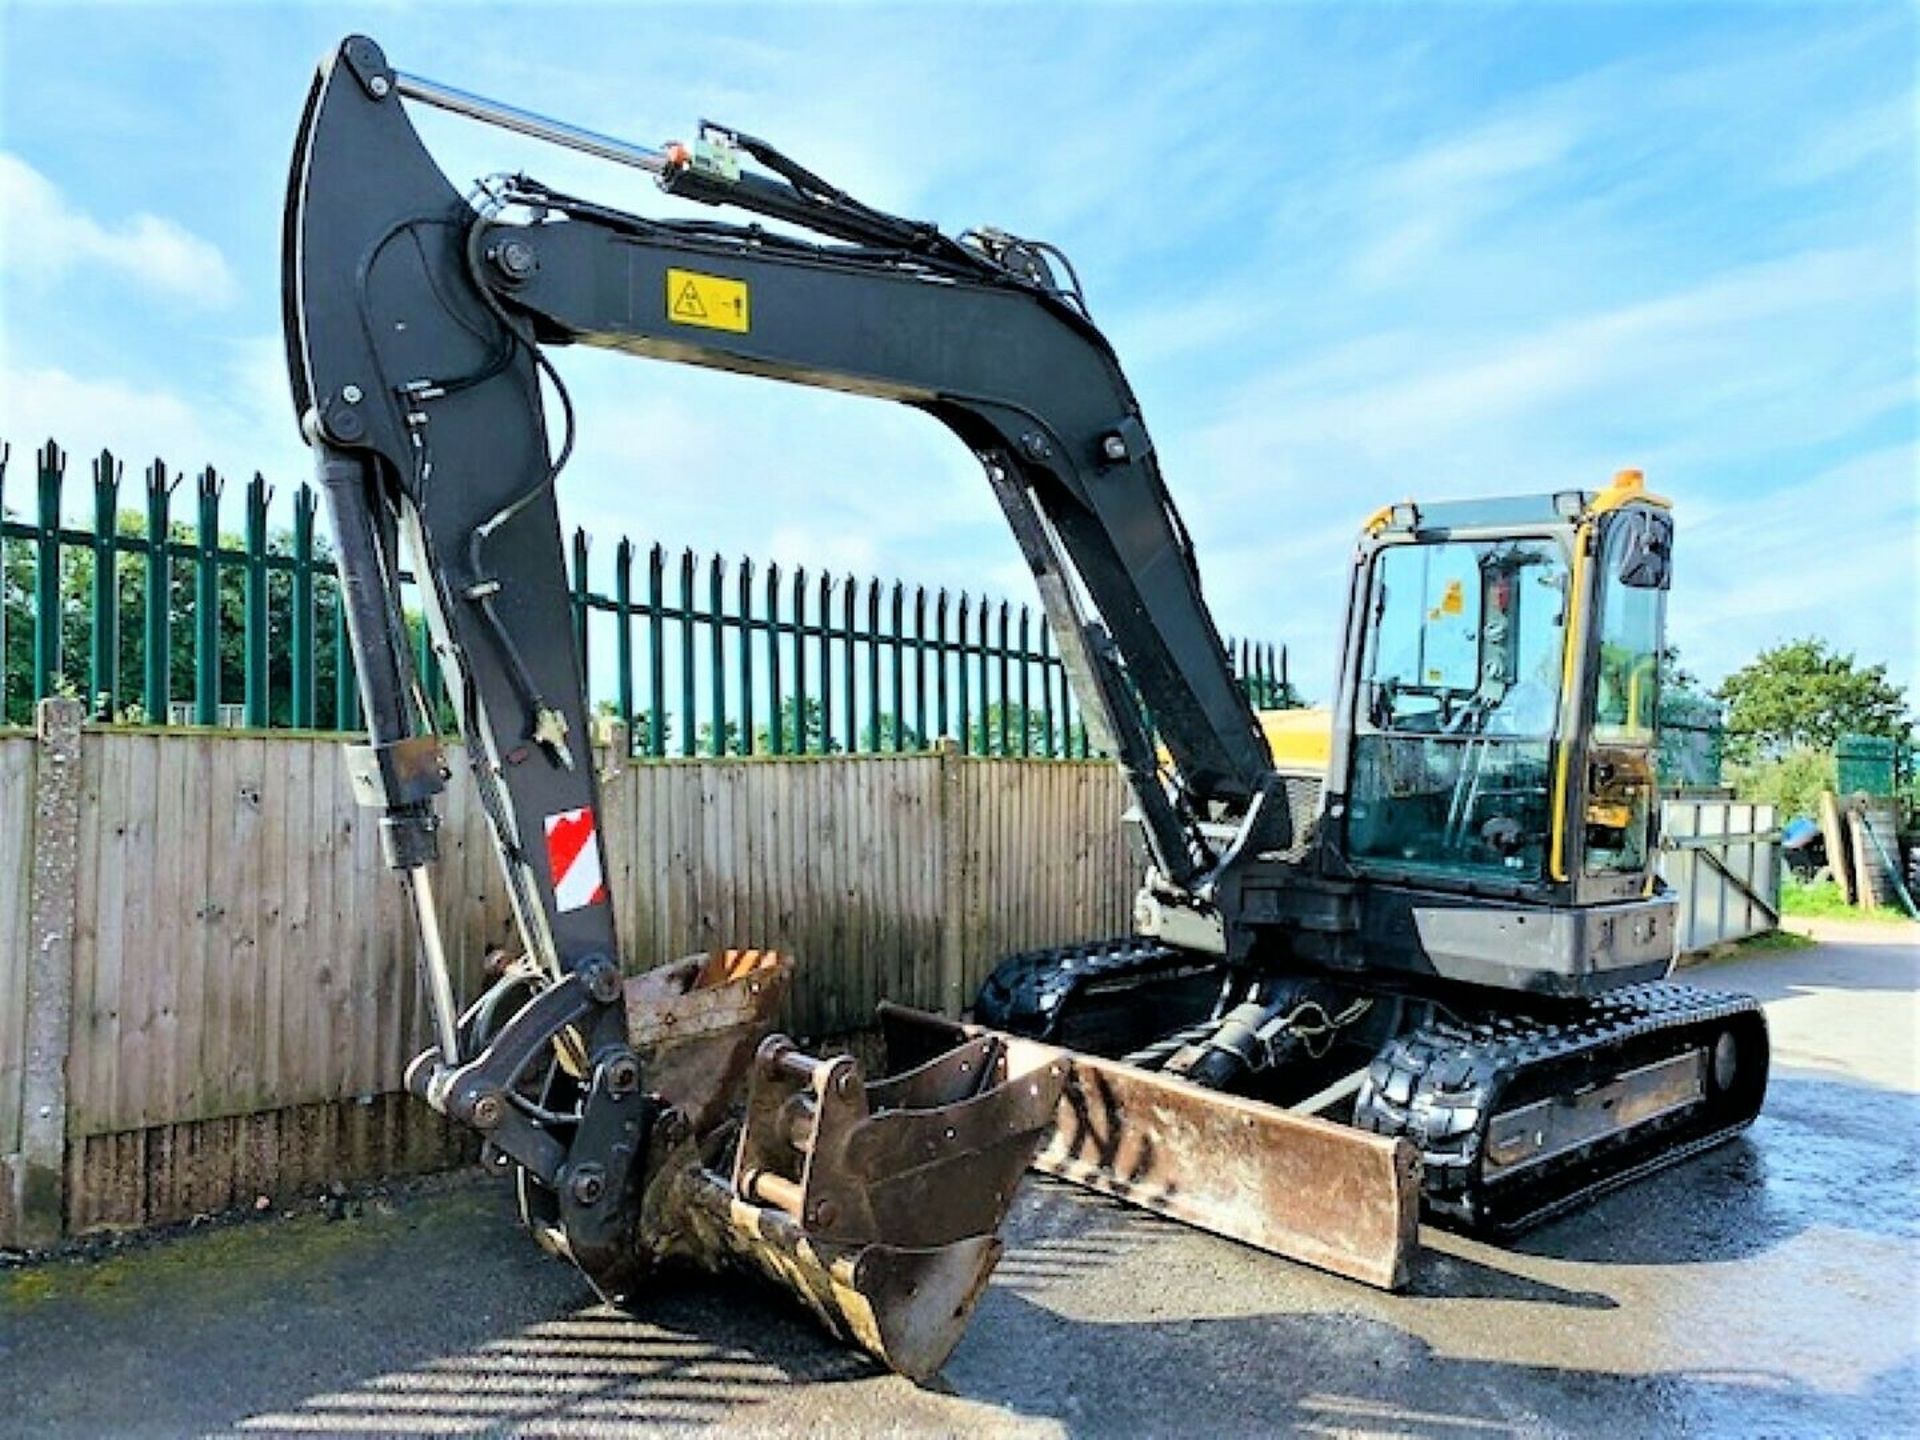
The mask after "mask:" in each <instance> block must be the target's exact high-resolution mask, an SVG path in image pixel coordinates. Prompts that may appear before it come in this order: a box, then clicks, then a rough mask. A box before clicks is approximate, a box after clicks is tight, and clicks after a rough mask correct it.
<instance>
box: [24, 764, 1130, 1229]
mask: <svg viewBox="0 0 1920 1440" xmlns="http://www.w3.org/2000/svg"><path fill="white" fill-rule="evenodd" d="M454 758H455V759H456V762H457V759H458V756H457V752H456V755H455V757H454ZM38 763H39V762H38V759H37V753H36V746H35V742H34V740H33V739H32V738H30V737H12V736H8V737H0V795H3V796H4V797H6V799H7V801H8V802H9V803H6V804H4V805H0V1156H4V1155H6V1154H7V1153H8V1149H9V1147H10V1146H13V1147H15V1148H17V1145H18V1141H19V1128H20V1127H19V1119H20V1106H21V1101H20V1092H21V1083H20V1082H21V1070H22V1059H23V1056H22V1053H21V1052H22V1048H23V1046H22V1038H21V1037H22V1035H23V1032H24V1020H23V1007H22V1004H21V996H22V991H23V988H24V987H23V984H22V977H21V976H20V975H17V974H15V973H14V972H15V971H17V970H19V969H20V967H21V961H22V958H23V957H24V956H26V955H27V953H28V951H29V949H30V946H29V944H28V935H27V929H28V921H29V917H30V911H31V906H30V905H29V903H28V893H27V891H28V877H29V874H30V865H29V860H30V856H31V851H32V847H33V836H32V829H33V796H34V794H35V791H34V780H35V773H36V767H37V765H38ZM612 763H613V764H614V765H615V768H614V769H613V770H612V771H611V772H610V773H608V774H606V776H605V788H604V798H605V804H604V813H603V817H602V823H603V830H604V834H605V838H606V843H607V852H608V870H609V881H610V886H611V888H612V891H613V894H614V901H615V905H616V908H617V911H618V919H619V923H620V926H621V935H622V941H623V949H624V951H625V953H626V956H627V958H628V961H629V964H630V965H631V966H632V968H634V969H639V968H644V967H646V966H649V965H652V964H656V963H659V962H661V961H664V960H669V959H672V958H675V957H677V956H680V955H684V954H687V953H690V952H693V951H697V950H703V949H708V948H715V947H724V946H731V945H759V946H770V947H774V948H778V949H781V950H783V951H786V952H788V953H790V954H792V955H793V956H794V957H795V958H796V961H797V962H798V967H799V968H798V972H797V976H796V986H795V993H794V996H793V999H792V1002H791V1004H790V1006H789V1012H788V1014H787V1015H785V1016H784V1017H782V1023H783V1024H785V1025H786V1026H788V1027H789V1028H790V1029H792V1030H794V1031H795V1032H796V1033H798V1034H800V1035H803V1036H812V1037H822V1036H835V1035H844V1034H847V1033H849V1032H852V1031H856V1030H859V1029H861V1028H863V1027H865V1026H866V1025H868V1024H869V1023H870V1021H871V1018H872V1014H873V1008H874V1006H875V1004H876V1003H877V1002H878V1001H879V1000H881V999H883V998H891V999H895V1000H899V1001H902V1002H905V1003H908V1004H916V1005H923V1006H929V1007H934V1008H946V1009H953V1008H957V1007H958V1006H959V1005H961V1004H963V1003H964V1002H965V1001H966V1000H967V999H969V998H970V997H971V995H972V993H973V991H974V989H975V988H976V987H977V986H978V984H979V981H980V979H981V978H982V977H983V976H984V974H985V972H986V969H987V967H988V966H989V965H991V964H992V962H993V961H994V960H995V959H996V958H997V957H998V956H999V955H1000V954H1002V953H1004V952H1005V951H1008V950H1011V949H1016V948H1020V947H1025V946H1032V945H1039V944H1046V943H1052V942H1059V941H1066V940H1074V939H1081V938H1087V937H1091V936H1097V935H1106V934H1109V933H1113V932H1115V931H1117V930H1119V929H1121V928H1123V927H1124V925H1125V922H1126V918H1127V910H1128V903H1129V900H1130V897H1131V895H1132V891H1133V885H1134V878H1135V877H1134V875H1133V866H1132V862H1131V861H1130V860H1129V859H1128V856H1127V852H1126V847H1125V845H1124V842H1123V839H1122V836H1121V831H1120V826H1119V815H1120V812H1121V810H1122V808H1123V804H1124V794H1123V787H1122V785H1121V783H1120V781H1119V778H1118V776H1117V775H1116V774H1115V772H1114V771H1113V770H1112V769H1111V768H1110V767H1109V766H1106V765H1104V764H1095V763H1087V762H1072V761H1034V762H1012V761H990V760H981V759H970V758H965V757H962V756H961V755H959V754H957V753H953V752H952V751H947V752H944V753H934V754H923V755H913V756H905V755H902V756H858V757H847V756H832V757H805V758H785V759H765V760H744V761H743V760H693V761H665V762H647V763H633V762H627V761H624V760H619V761H615V762H612ZM78 786H79V807H78V808H79V815H78V830H77V841H78V844H77V850H78V857H79V869H78V876H77V879H76V884H75V889H76V903H75V923H74V934H73V945H72V965H73V971H72V975H73V989H72V1002H73V1003H72V1019H71V1029H70V1042H71V1044H70V1054H69V1057H68V1066H67V1076H68V1107H67V1128H66V1136H67V1166H66V1182H65V1185H66V1189H65V1215H66V1222H67V1224H68V1226H69V1227H71V1228H84V1227H86V1226H88V1225H92V1224H105V1223H119V1224H135V1223H150V1222H155V1221H163V1220H168V1219H176V1218H179V1217H181V1216H182V1215H185V1214H192V1213H195V1212H197V1211H198V1210H201V1209H209V1208H217V1207H218V1206H220V1205H224V1204H230V1203H245V1202H247V1201H249V1200H251V1198H252V1196H253V1195H254V1194H255V1193H261V1192H269V1191H273V1190H275V1189H284V1188H286V1187H287V1186H292V1185H297V1184H301V1183H307V1182H310V1181H313V1180H314V1179H315V1178H316V1177H320V1178H329V1177H323V1176H322V1172H323V1171H326V1172H331V1171H332V1170H334V1169H338V1171H339V1173H342V1174H348V1175H351V1174H363V1173H378V1169H379V1168H380V1167H394V1166H398V1167H401V1168H405V1167H407V1166H412V1165H415V1164H419V1165H426V1164H434V1163H446V1162H449V1161H452V1160H455V1159H457V1158H459V1157H460V1156H461V1155H463V1154H466V1153H468V1151H469V1150H470V1145H469V1144H468V1141H467V1139H466V1137H463V1136H461V1135H459V1134H457V1133H455V1132H454V1131H453V1130H451V1129H449V1128H448V1127H447V1126H445V1125H443V1124H441V1123H440V1122H438V1121H437V1120H434V1119H433V1118H432V1117H428V1116H424V1115H423V1116H422V1117H419V1123H417V1124H416V1123H414V1121H413V1119H412V1118H409V1114H408V1111H407V1104H408V1103H409V1102H402V1101H397V1100H396V1097H395V1092H396V1091H398V1090H399V1088H400V1086H401V1079H402V1072H403V1068H404V1066H405V1065H406V1063H407V1061H408V1060H409V1059H411V1057H412V1056H413V1055H414V1054H415V1053H416V1052H417V1051H418V1050H419V1049H420V1048H421V1047H422V1046H424V1045H425V1044H426V1043H427V1040H428V1035H427V1031H428V1028H429V1027H428V1020H427V1015H426V1006H425V1003H424V1000H423V996H422V994H421V987H420V985H419V982H418V980H417V978H416V974H415V967H414V945H415V940H414V929H413V924H412V920H411V917H410V916H409V914H408V900H407V897H406V894H405V892H404V890H403V887H401V886H400V885H399V884H397V883H395V881H394V879H393V877H392V876H390V875H389V874H388V873H387V872H386V870H385V867H384V865H383V863H382V861H381V859H380V855H379V846H378V836H377V826H376V825H375V824H374V823H372V821H373V815H372V812H369V811H363V810H361V809H359V808H358V807H357V806H355V805H354V803H353V801H352V798H351V795H350V792H349V789H348V786H347V781H346V775H345V761H344V756H343V753H342V751H341V749H340V746H339V745H338V744H337V743H336V742H334V741H333V740H331V739H323V738H317V737H312V736H306V735H290V736H268V735H263V734H259V733H253V734H238V735H236V734H232V733H220V732H217V731H204V730H202V731H190V732H180V731H169V730H158V729H155V730H133V729H115V730H100V731H93V732H88V733H86V734H85V735H84V736H83V737H82V740H81V765H80V774H79V778H78ZM16 798H17V799H18V800H19V802H20V803H13V802H14V801H15V800H16ZM441 809H442V815H443V825H442V829H441V851H442V859H441V863H440V864H439V866H438V867H437V869H436V871H435V882H436V894H437V898H438V904H439V910H440V916H441V923H442V927H443V930H444V933H445V935H446V939H447V942H448V950H449V954H450V955H451V957H452V958H453V960H454V962H455V966H456V970H457V975H456V985H457V988H458V989H459V991H460V992H461V993H462V995H464V996H465V997H468V998H471V997H472V996H473V995H475V994H477V993H478V990H479V988H480V985H481V983H482V982H481V966H482V961H483V958H484V956H485V954H486V952H487V951H488V949H489V948H491V947H494V946H505V947H509V948H511V947H512V946H513V945H514V943H515V937H514V933H513V929H512V925H511V919H510V907H509V905H508V903H507V899H506V887H505V882H504V880H503V878H502V877H501V876H500V874H499V871H498V865H497V861H496V858H495V854H494V850H493V847H492V845H491V843H490V841H489V839H488V837H487V834H486V828H485V821H484V817H483V815H482V813H481V809H480V806H479V803H478V800H477V798H476V796H475V793H474V789H473V786H472V785H471V784H470V783H469V782H468V781H467V779H466V778H465V776H464V775H462V776H460V777H459V778H458V779H456V781H455V783H454V784H453V785H452V786H450V787H449V791H448V794H447V795H446V797H445V799H444V800H443V802H442V806H441ZM369 1167H371V1168H369ZM0 1228H3V1227H0Z"/></svg>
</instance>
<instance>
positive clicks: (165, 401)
mask: <svg viewBox="0 0 1920 1440" xmlns="http://www.w3.org/2000/svg"><path fill="white" fill-rule="evenodd" d="M222 350H223V357H222V361H221V362H216V366H215V368H214V370H213V373H214V374H217V375H218V376H219V377H220V378H219V383H217V384H213V385H210V386H209V387H208V392H207V394H206V395H205V397H204V398H202V397H201V396H199V395H198V394H190V393H187V392H183V391H180V390H176V389H170V388H167V387H164V386H150V385H141V384H137V383H134V382H132V381H129V380H126V379H123V378H117V377H100V378H92V377H84V376H79V375H75V374H73V373H71V372H70V371H68V370H64V369H61V368H59V367H55V366H36V365H27V364H21V363H18V362H17V360H15V359H13V358H5V359H0V440H4V441H5V442H7V443H8V444H9V445H11V446H12V451H13V453H12V458H11V461H10V462H9V465H8V471H9V474H10V476H15V477H17V476H19V475H20V474H22V473H23V472H24V471H25V470H26V469H27V468H28V467H29V466H30V465H31V464H32V454H31V452H32V451H33V450H34V449H35V448H36V447H38V446H39V445H40V444H42V443H43V442H44V441H45V440H47V439H48V438H49V437H51V438H53V439H54V440H57V441H58V442H59V443H60V444H61V445H62V446H64V447H66V449H67V451H68V453H69V455H70V457H71V458H70V459H69V462H68V475H69V483H68V485H67V489H66V497H65V498H66V501H67V511H68V515H69V517H70V518H75V519H77V518H80V517H82V516H84V515H85V513H86V507H87V506H88V504H89V503H90V501H89V500H88V496H87V492H86V490H85V488H84V486H81V485H79V484H77V483H75V482H74V481H73V479H72V477H73V476H74V475H75V474H76V473H79V472H77V471H76V468H75V467H76V466H83V465H84V463H85V462H87V461H88V460H90V459H91V457H93V456H95V455H97V454H98V453H99V452H100V451H101V450H102V449H103V448H104V449H107V450H111V451H112V452H113V453H114V455H115V456H116V457H117V458H118V459H119V460H120V461H121V463H122V464H123V466H124V467H125V474H124V477H123V480H122V486H121V494H122V497H123V499H124V500H126V501H127V502H128V503H132V499H131V497H132V495H133V493H134V491H135V488H136V487H137V485H138V484H139V483H140V482H139V479H138V477H139V475H140V474H141V473H142V472H143V471H144V470H145V468H146V466H147V465H148V464H149V463H150V462H151V461H153V460H154V459H156V458H157V459H160V460H162V461H164V462H165V463H166V465H167V467H168V468H169V470H170V471H172V472H173V473H174V474H176V475H177V474H182V473H185V474H188V475H193V474H197V473H198V472H199V471H200V470H201V469H203V468H204V467H206V466H208V465H211V466H213V468H214V469H215V470H216V471H218V472H219V473H220V474H221V475H223V476H224V477H225V478H226V481H227V489H226V497H227V499H226V514H227V518H228V520H229V522H231V521H232V520H233V519H234V517H235V516H237V515H238V513H239V511H238V509H237V508H236V507H237V506H238V505H239V503H240V501H239V496H240V493H241V490H242V488H243V485H244V483H245V482H246V481H247V480H248V479H250V478H252V476H253V474H254V472H255V471H256V470H257V471H259V472H260V473H262V474H264V475H265V476H266V477H267V479H268V480H269V482H271V483H272V484H274V485H275V486H276V487H277V488H278V490H279V491H280V497H281V498H280V501H279V503H280V504H282V505H284V504H286V503H288V502H287V500H286V495H287V493H288V492H289V491H290V489H291V487H292V486H293V485H294V484H297V483H298V482H300V481H302V480H305V479H306V478H307V477H308V475H309V474H310V473H311V462H310V461H309V459H308V453H307V449H306V447H305V446H304V445H303V444H302V443H301V441H300V436H299V432H298V431H297V430H296V429H295V427H294V423H293V412H292V406H291V404H290V402H289V401H288V399H287V398H286V382H285V380H284V378H283V376H284V368H285V367H284V362H283V361H282V360H281V359H280V350H279V342H278V340H277V338H274V337H254V338H252V339H249V340H246V341H240V342H234V343H233V344H231V345H229V346H226V347H222ZM23 494H24V491H23V490H22V489H21V487H20V483H19V481H18V480H17V479H15V480H14V482H13V483H11V484H10V485H9V486H8V503H9V505H10V506H13V507H15V508H18V506H19V505H20V504H21V503H22V497H23Z"/></svg>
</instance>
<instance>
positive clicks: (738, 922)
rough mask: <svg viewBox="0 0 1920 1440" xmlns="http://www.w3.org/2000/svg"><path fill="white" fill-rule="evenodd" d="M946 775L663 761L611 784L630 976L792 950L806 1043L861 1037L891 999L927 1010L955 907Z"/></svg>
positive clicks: (850, 766) (926, 767) (838, 766)
mask: <svg viewBox="0 0 1920 1440" xmlns="http://www.w3.org/2000/svg"><path fill="white" fill-rule="evenodd" d="M941 764H942V762H941V760H940V759H939V758H938V757H935V756H902V757H863V758H860V759H845V758H814V759H782V760H764V761H752V762H726V761H717V762H705V761H692V762H674V761H668V762H663V763H654V764H644V765H629V766H624V767H622V768H620V769H619V770H617V771H616V772H615V773H613V774H612V775H609V776H607V777H605V785H604V810H605V814H604V817H603V830H604V834H605V837H606V841H607V849H608V861H607V863H608V869H609V872H610V876H611V881H610V884H611V888H612V891H613V895H614V902H615V907H616V914H617V919H618V922H619V926H620V934H621V937H622V943H623V945H624V947H625V949H626V952H627V955H628V957H629V962H630V964H631V965H632V966H633V967H634V968H636V969H639V968H645V967H646V966H648V965H651V964H656V963H659V962H661V961H665V960H671V959H674V958H676V957H677V956H680V955H685V954H690V953H692V952H694V951H697V950H706V949H713V948H724V947H727V946H736V945H757V946H764V947H769V948H773V949H778V950H782V951H785V952H787V953H789V954H791V955H793V956H794V958H795V961H796V964H797V967H798V968H797V972H796V976H795V989H794V995H793V998H792V1001H791V1004H790V1007H789V1014H788V1015H787V1016H786V1017H785V1018H784V1021H783V1023H785V1024H787V1025H790V1026H792V1027H793V1028H794V1029H796V1030H798V1031H800V1032H801V1033H803V1034H825V1033H836V1032H840V1031H846V1030H851V1029H855V1028H858V1027H860V1026H862V1025H865V1024H866V1023H867V1022H868V1021H869V1020H870V1019H871V1016H872V1011H873V1006H874V1004H875V1003H876V1002H877V1001H878V1000H879V999H880V998H881V997H882V996H883V995H891V996H894V997H895V998H901V999H915V998H919V999H925V998H928V996H929V994H930V992H929V991H928V990H927V988H926V983H925V977H928V976H933V975H935V974H937V971H938V966H939V956H940V926H941V923H942V915H943V910H944V907H945V903H946V902H945V897H944V894H943V889H942V878H943V867H942V866H941V864H940V855H941V794H940V775H941V768H940V767H941ZM923 972H924V973H923Z"/></svg>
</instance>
